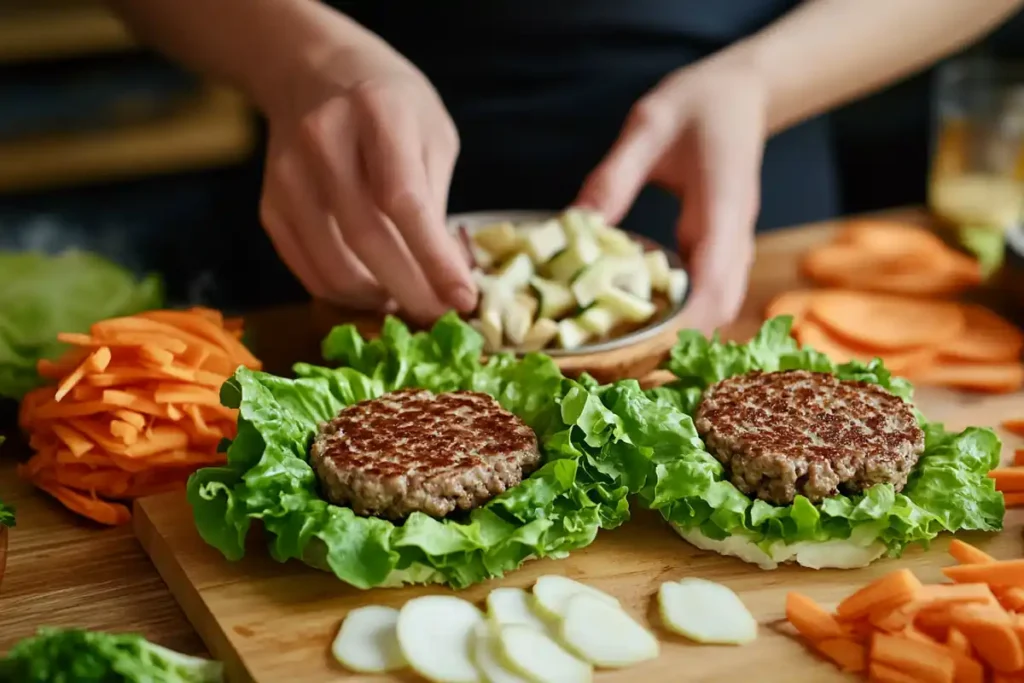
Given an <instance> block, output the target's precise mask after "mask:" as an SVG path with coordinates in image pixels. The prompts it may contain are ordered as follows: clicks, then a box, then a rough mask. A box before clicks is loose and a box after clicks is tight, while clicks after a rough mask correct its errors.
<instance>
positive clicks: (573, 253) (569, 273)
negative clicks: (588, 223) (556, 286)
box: [544, 238, 601, 282]
mask: <svg viewBox="0 0 1024 683" xmlns="http://www.w3.org/2000/svg"><path fill="white" fill-rule="evenodd" d="M599 258H601V247H599V246H598V245H597V242H596V241H594V240H593V239H592V238H589V239H588V238H582V239H580V240H579V241H577V242H576V243H574V244H570V245H569V246H568V247H567V248H566V249H565V250H564V251H563V252H562V253H560V254H558V256H555V257H554V258H553V259H551V260H550V261H548V262H547V264H545V266H544V270H545V272H546V273H547V274H548V276H549V277H550V278H551V279H552V280H556V281H558V282H569V281H570V280H572V279H573V277H574V276H575V275H576V274H577V273H579V272H580V271H581V270H583V269H584V268H586V267H587V266H588V265H590V264H591V263H594V262H595V261H597V260H598V259H599Z"/></svg>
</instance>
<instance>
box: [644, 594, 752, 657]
mask: <svg viewBox="0 0 1024 683" xmlns="http://www.w3.org/2000/svg"><path fill="white" fill-rule="evenodd" d="M658 605H659V607H660V609H661V618H662V620H663V621H664V622H665V628H667V629H668V630H670V631H673V632H675V633H678V634H680V635H683V636H686V637H687V638H689V639H690V640H694V641H696V642H698V643H710V644H721V645H741V644H743V643H749V642H750V641H752V640H754V639H755V638H757V621H756V620H755V619H754V617H753V616H752V615H751V614H750V612H749V611H748V610H747V608H746V607H745V606H744V605H743V602H742V601H740V599H739V596H737V595H736V594H735V593H733V592H732V591H731V590H730V589H729V588H728V587H726V586H723V585H722V584H719V583H715V582H713V581H706V580H704V579H692V578H687V579H683V580H682V581H680V582H679V583H674V582H671V581H669V582H667V583H663V584H662V585H661V588H660V589H658Z"/></svg>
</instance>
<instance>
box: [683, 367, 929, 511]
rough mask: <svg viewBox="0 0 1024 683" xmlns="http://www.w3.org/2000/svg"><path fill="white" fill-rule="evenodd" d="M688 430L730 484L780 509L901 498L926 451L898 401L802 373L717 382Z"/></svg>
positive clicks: (862, 386) (872, 389)
mask: <svg viewBox="0 0 1024 683" xmlns="http://www.w3.org/2000/svg"><path fill="white" fill-rule="evenodd" d="M695 423H696V427H697V432H698V433H699V434H700V436H701V438H702V439H703V440H704V443H705V445H706V446H707V448H708V451H709V452H711V453H712V454H713V455H714V456H715V457H716V458H718V460H719V461H720V462H721V463H722V464H723V465H725V467H726V468H727V469H728V471H729V473H730V476H731V480H732V483H733V484H735V485H736V487H737V488H739V489H740V490H741V491H743V492H744V493H746V494H747V495H751V496H757V497H758V498H761V499H762V500H766V501H768V502H770V503H775V504H777V505H784V504H787V503H791V502H792V501H793V498H794V497H795V496H796V495H797V494H802V495H804V496H806V497H807V498H809V499H810V500H811V501H813V502H819V501H821V500H822V499H824V498H827V497H829V496H833V495H836V494H837V493H840V492H842V493H857V492H860V491H863V490H865V489H867V488H870V487H871V486H874V485H875V484H880V483H884V482H888V483H890V484H892V485H893V486H894V487H895V488H896V490H897V491H899V490H901V489H902V488H903V487H904V486H905V485H906V483H907V476H908V475H909V474H910V471H911V469H912V468H913V467H914V465H916V464H917V459H918V458H919V457H920V455H921V452H922V451H923V450H924V432H923V431H921V428H920V427H919V426H918V424H917V420H916V419H915V417H914V411H913V409H912V408H911V406H910V405H909V404H908V403H906V402H905V401H903V400H902V399H901V398H899V397H898V396H894V395H893V394H890V393H889V392H887V391H886V390H884V389H882V388H881V387H879V386H876V385H873V384H868V383H866V382H851V381H840V380H839V379H837V378H836V377H835V376H834V375H831V374H828V373H820V372H808V371H806V370H790V371H785V372H768V373H765V372H751V373H748V374H746V375H737V376H736V377H730V378H729V379H726V380H723V381H721V382H718V383H717V384H714V385H712V386H711V387H709V388H708V389H707V391H706V392H705V393H704V397H703V399H702V401H701V404H700V408H699V409H698V410H697V418H696V420H695Z"/></svg>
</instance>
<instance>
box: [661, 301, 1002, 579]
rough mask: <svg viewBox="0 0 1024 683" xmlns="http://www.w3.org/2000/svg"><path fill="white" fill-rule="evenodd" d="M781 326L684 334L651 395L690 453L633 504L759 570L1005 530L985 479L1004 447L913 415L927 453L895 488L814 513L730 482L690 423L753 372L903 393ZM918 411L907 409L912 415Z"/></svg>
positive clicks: (850, 562)
mask: <svg viewBox="0 0 1024 683" xmlns="http://www.w3.org/2000/svg"><path fill="white" fill-rule="evenodd" d="M791 323H792V320H791V318H789V317H779V318H774V319H772V320H769V321H768V322H766V323H765V325H764V326H763V327H762V328H761V330H760V332H759V333H758V334H757V335H756V336H755V337H754V338H753V339H752V340H751V341H750V342H748V343H746V344H735V343H731V342H729V343H725V342H721V341H719V340H718V339H717V337H716V338H713V339H707V338H705V337H703V336H702V335H700V334H699V333H696V332H690V331H686V332H683V333H681V334H680V335H679V341H678V343H677V344H676V345H675V347H674V348H673V349H672V352H671V358H670V360H669V363H668V368H669V369H670V370H671V371H672V372H673V373H674V374H675V376H676V377H677V379H676V381H674V382H672V383H671V384H668V385H666V386H664V387H660V388H657V389H653V390H650V391H649V392H648V395H649V396H650V397H651V398H653V399H654V400H656V401H658V402H659V403H661V404H662V405H664V406H666V407H672V408H675V409H678V410H679V411H681V412H682V413H684V414H685V415H686V416H687V417H686V419H684V420H683V422H682V423H681V424H682V427H683V428H684V429H685V430H686V432H687V433H688V434H689V436H690V437H691V438H690V441H689V447H688V448H687V449H686V450H684V451H683V452H680V453H676V454H674V455H673V456H672V457H668V458H653V459H652V461H651V464H652V469H651V477H650V480H649V481H648V482H647V484H646V485H645V486H644V488H643V490H642V492H641V499H642V501H643V502H644V503H645V504H646V505H647V506H648V507H651V508H653V509H656V510H658V511H659V512H660V513H661V514H662V516H663V517H664V518H665V519H666V520H667V521H668V522H669V523H670V524H671V525H672V526H673V527H674V528H675V529H676V530H677V531H678V532H679V533H680V534H681V535H682V536H683V537H684V538H686V539H687V540H688V541H690V542H691V543H693V544H694V545H696V546H698V547H700V548H704V549H707V550H713V551H715V552H719V553H723V554H726V555H734V556H737V557H739V558H741V559H743V560H745V561H747V562H752V563H755V564H758V565H760V566H761V567H764V568H774V567H775V566H777V565H778V564H779V563H782V562H796V563H798V564H801V565H805V566H809V567H815V568H823V567H839V568H842V567H858V566H863V565H866V564H868V563H869V562H871V561H873V560H874V559H876V558H878V557H880V556H882V555H885V554H889V555H898V554H899V553H900V552H901V551H902V550H903V548H904V547H906V546H907V545H908V544H910V543H914V542H925V543H926V542H927V541H929V540H931V539H932V538H934V537H935V536H937V535H938V534H939V533H941V532H943V531H949V532H955V531H960V530H975V531H997V530H999V529H1000V528H1001V527H1002V521H1003V514H1004V503H1003V497H1002V494H1000V493H998V492H997V491H996V490H995V486H994V483H993V482H992V480H991V479H989V478H988V477H987V476H986V475H987V474H988V472H989V470H991V469H992V468H993V467H995V466H997V464H998V462H999V454H1000V447H1001V444H1000V442H999V439H998V437H996V435H995V433H994V432H993V431H992V430H991V429H981V428H977V427H969V428H967V429H965V430H963V431H961V432H948V431H946V430H945V429H943V426H942V425H941V424H936V423H932V422H928V421H927V420H926V419H925V418H924V417H923V416H921V415H920V413H916V415H917V421H918V423H919V425H920V427H921V429H922V430H923V432H924V451H923V453H921V455H920V457H919V459H918V460H917V463H916V465H915V466H914V467H913V469H912V471H911V473H910V476H909V479H908V480H907V483H906V485H905V486H904V487H903V489H902V490H901V491H899V492H897V491H896V490H895V489H894V487H893V486H892V485H891V484H887V483H879V484H875V485H874V486H871V487H870V488H868V489H867V490H864V491H862V492H860V493H857V494H855V495H842V494H838V495H834V496H831V497H827V498H825V499H824V500H822V501H821V502H820V503H818V504H812V503H811V502H810V500H808V499H807V498H806V497H804V496H802V495H797V496H795V498H794V499H793V502H792V503H791V504H789V505H773V504H771V503H768V502H765V501H764V500H760V499H756V498H755V499H752V498H750V497H749V496H747V495H745V494H744V493H742V492H741V491H740V490H739V489H738V488H737V487H736V486H734V485H733V483H732V481H730V476H729V474H730V473H729V472H727V471H725V468H723V466H722V464H721V463H720V462H719V461H718V460H717V459H715V457H713V456H712V455H711V453H709V451H708V449H707V448H706V446H705V444H704V442H703V441H702V440H701V439H700V438H699V436H698V434H697V431H696V430H695V429H694V426H693V422H692V421H691V419H690V417H691V416H694V415H695V414H696V412H697V409H698V408H699V406H700V403H701V400H702V397H703V394H704V392H705V390H707V388H708V387H710V386H711V385H713V384H715V383H717V382H720V381H722V380H725V379H727V378H730V377H734V376H737V375H744V374H746V373H749V372H752V371H762V372H776V371H784V370H807V371H811V372H820V373H831V374H833V375H835V376H836V377H837V378H838V379H839V380H855V381H860V382H867V383H870V384H874V385H878V386H880V387H881V388H883V389H885V390H886V391H888V392H889V393H891V394H893V395H895V396H897V397H899V398H901V399H903V400H905V401H908V402H909V401H910V399H911V387H910V385H909V384H908V383H907V382H906V381H905V380H902V379H899V378H896V377H893V376H892V375H890V373H889V372H888V371H887V370H886V369H885V367H884V365H883V364H882V363H881V362H880V361H878V360H875V361H873V362H871V363H868V364H864V363H859V362H851V363H844V364H841V365H837V364H834V363H832V362H831V361H830V360H829V359H828V358H827V357H825V356H824V355H822V354H820V353H817V352H815V351H812V350H810V349H800V348H798V346H797V344H796V342H795V341H794V340H793V338H792V337H791V336H790V325H791ZM915 412H916V411H915Z"/></svg>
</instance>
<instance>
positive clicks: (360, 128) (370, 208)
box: [260, 40, 477, 323]
mask: <svg viewBox="0 0 1024 683" xmlns="http://www.w3.org/2000/svg"><path fill="white" fill-rule="evenodd" d="M367 42H368V44H367V45H366V46H364V47H361V48H359V49H352V48H347V49H338V50H336V51H335V52H336V54H334V55H332V56H330V57H327V58H323V59H320V60H318V63H316V64H314V65H311V66H308V67H304V68H302V69H300V70H299V71H301V72H295V71H293V72H292V73H291V74H289V76H290V78H291V81H290V82H289V84H288V86H287V88H285V89H284V90H283V91H282V92H281V93H280V96H279V97H276V100H275V103H274V104H272V105H270V106H267V107H266V109H267V110H268V111H266V112H265V113H266V114H267V117H268V119H269V122H270V140H269V150H268V153H267V163H266V171H265V174H264V181H263V196H262V199H261V202H260V218H261V220H262V222H263V225H264V227H265V228H266V230H267V233H268V234H269V235H270V238H271V240H272V241H273V243H274V247H275V248H276V250H277V252H278V254H279V255H280V256H281V258H282V259H283V260H284V262H285V264H287V266H288V267H289V268H290V269H291V271H292V272H293V273H294V274H295V275H296V276H297V277H298V278H299V280H300V281H301V282H302V283H303V285H304V286H305V287H306V289H307V290H308V291H309V292H310V294H312V295H313V296H315V297H317V298H322V299H327V300H329V301H331V302H334V303H336V304H338V305H341V306H344V307H346V308H353V309H378V310H393V309H394V308H396V307H397V308H399V309H401V310H402V311H403V312H404V313H405V314H406V315H408V316H409V317H411V318H412V319H414V320H416V321H417V322H420V323H429V322H432V321H433V320H435V319H436V318H438V317H439V316H440V315H442V314H443V313H444V312H445V311H447V310H448V309H451V308H456V309H458V310H461V311H469V310H472V308H473V307H474V306H475V305H476V299H477V294H476V288H475V285H474V283H473V279H472V276H471V274H470V270H469V265H468V264H467V261H466V256H465V253H464V251H463V250H462V249H461V247H460V245H459V244H458V243H457V242H456V240H455V238H454V237H453V236H452V235H451V234H449V233H448V232H447V230H446V227H445V215H446V208H447V201H448V188H449V184H450V181H451V175H452V170H453V167H454V165H455V159H456V157H457V156H458V151H459V139H458V134H457V132H456V130H455V126H454V124H453V123H452V120H451V118H450V117H449V116H448V113H447V111H446V110H445V108H444V105H443V104H442V102H441V99H440V97H439V96H438V94H437V92H436V91H435V90H434V88H433V87H432V86H431V84H430V83H429V82H428V81H427V79H426V77H425V76H424V75H423V74H422V73H420V72H419V71H418V70H417V69H416V68H415V67H414V66H413V65H412V64H410V63H409V62H408V61H406V60H405V59H404V58H402V57H401V56H400V55H399V54H398V53H396V52H395V51H394V50H392V49H391V48H390V47H388V46H387V45H384V44H383V43H381V42H380V41H375V40H371V41H367Z"/></svg>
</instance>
